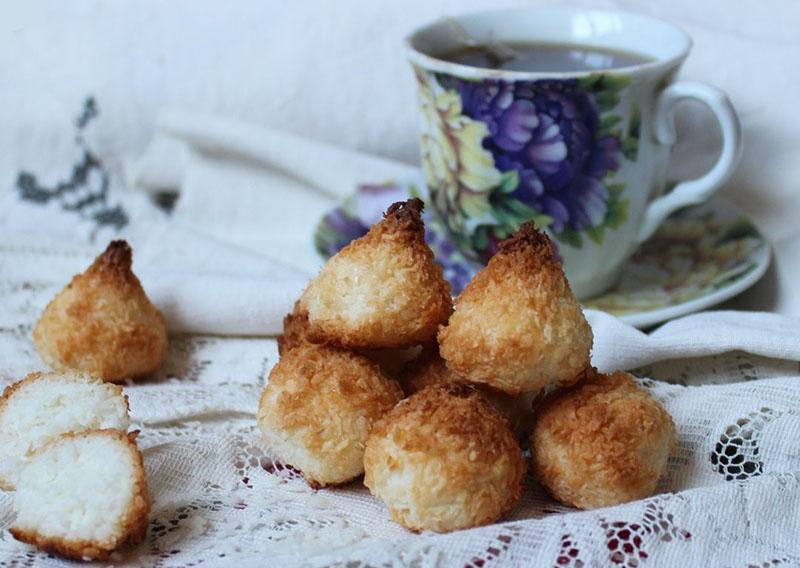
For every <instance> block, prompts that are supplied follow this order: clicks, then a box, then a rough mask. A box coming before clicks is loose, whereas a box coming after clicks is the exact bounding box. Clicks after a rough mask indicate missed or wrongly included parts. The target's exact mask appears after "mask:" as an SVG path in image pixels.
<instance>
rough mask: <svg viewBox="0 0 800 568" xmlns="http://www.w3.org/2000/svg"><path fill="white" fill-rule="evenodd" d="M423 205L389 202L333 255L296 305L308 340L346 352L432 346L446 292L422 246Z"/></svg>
mask: <svg viewBox="0 0 800 568" xmlns="http://www.w3.org/2000/svg"><path fill="white" fill-rule="evenodd" d="M421 212H422V201H420V200H419V199H410V200H408V201H406V202H399V203H395V204H393V205H392V206H390V207H389V209H388V210H387V211H386V213H385V215H384V218H383V220H382V221H381V222H379V223H377V224H375V225H373V226H372V228H371V229H370V230H369V233H367V234H366V235H364V236H363V237H362V238H360V239H357V240H355V241H353V242H352V243H350V244H349V245H348V246H346V247H345V248H343V249H342V250H341V251H339V252H338V253H337V254H336V255H335V256H333V257H332V258H331V259H330V260H328V262H327V263H326V264H325V266H324V267H323V268H322V270H321V271H320V273H319V275H318V276H317V277H316V278H315V279H314V280H312V281H311V283H310V284H309V285H308V288H307V289H306V291H305V292H304V294H303V297H302V298H301V299H300V305H301V307H302V308H303V309H304V310H305V312H306V313H307V314H308V321H309V335H310V336H311V337H312V339H315V340H319V341H327V342H331V343H339V344H341V345H345V346H347V347H365V348H381V347H408V346H411V345H415V344H418V343H423V342H427V341H431V340H432V339H433V338H434V337H435V336H436V330H437V328H438V326H439V325H440V324H443V323H444V322H446V321H447V317H448V316H449V315H450V312H451V311H452V301H451V298H450V285H449V284H448V283H447V281H446V280H445V279H444V277H443V276H442V269H441V267H440V266H439V265H438V264H436V263H435V262H434V260H433V253H432V252H431V250H430V248H428V245H427V244H425V240H424V234H425V228H424V226H423V223H422V219H421V217H420V214H421Z"/></svg>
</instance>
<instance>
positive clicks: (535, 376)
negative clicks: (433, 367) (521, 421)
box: [438, 223, 592, 394]
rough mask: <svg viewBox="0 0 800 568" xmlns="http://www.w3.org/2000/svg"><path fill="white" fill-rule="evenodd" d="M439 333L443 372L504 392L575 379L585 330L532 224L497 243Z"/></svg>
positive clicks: (584, 358)
mask: <svg viewBox="0 0 800 568" xmlns="http://www.w3.org/2000/svg"><path fill="white" fill-rule="evenodd" d="M455 305H456V309H455V311H454V313H453V315H452V316H451V317H450V319H449V321H448V323H447V325H445V326H442V327H441V328H440V329H439V334H438V340H439V346H440V353H441V355H442V357H443V358H444V359H445V361H446V362H447V366H448V367H449V368H450V369H452V370H453V371H454V372H456V373H457V374H459V375H462V376H467V377H469V378H470V381H471V382H480V383H485V384H487V385H489V386H491V387H492V388H495V389H498V390H502V391H504V392H507V393H509V394H519V393H522V392H534V391H537V390H540V389H542V388H544V387H546V386H547V385H549V384H558V385H567V384H572V383H574V382H576V381H577V380H579V379H580V378H581V376H582V373H583V371H584V370H585V369H586V368H587V367H588V366H589V353H590V349H591V344H592V332H591V328H590V327H589V324H588V322H587V321H586V318H585V317H584V315H583V312H582V310H581V308H580V304H579V303H578V302H577V300H576V299H575V297H574V295H573V294H572V290H571V288H570V286H569V282H568V281H567V279H566V277H565V275H564V272H563V270H562V268H561V264H560V262H559V261H558V259H557V258H556V257H555V255H554V252H553V248H552V244H551V242H550V239H549V238H548V237H547V236H546V235H545V234H544V233H542V232H541V231H539V230H537V229H536V227H535V225H534V224H533V223H526V224H524V225H523V226H522V227H521V228H520V229H519V231H517V233H515V234H514V235H513V236H511V237H510V238H508V239H506V240H505V241H503V242H502V243H501V244H500V250H499V251H498V252H497V254H495V255H494V256H493V257H492V258H491V259H490V261H489V263H488V264H487V266H486V267H485V268H484V269H483V270H481V271H480V272H479V273H478V274H477V275H476V276H475V277H474V278H473V279H472V281H471V282H470V283H469V284H467V286H466V287H465V289H464V290H463V291H462V292H461V294H460V295H459V296H458V298H456V301H455Z"/></svg>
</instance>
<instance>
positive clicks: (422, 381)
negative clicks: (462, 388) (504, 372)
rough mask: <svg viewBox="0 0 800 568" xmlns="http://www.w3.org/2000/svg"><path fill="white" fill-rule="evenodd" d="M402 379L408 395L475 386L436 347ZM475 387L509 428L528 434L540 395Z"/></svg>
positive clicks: (425, 352) (417, 360) (424, 352)
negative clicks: (436, 388) (445, 386)
mask: <svg viewBox="0 0 800 568" xmlns="http://www.w3.org/2000/svg"><path fill="white" fill-rule="evenodd" d="M399 380H400V386H401V387H403V392H405V394H406V396H411V395H413V394H416V393H418V392H419V391H421V390H422V389H424V388H426V387H429V386H431V385H442V384H471V381H470V380H469V378H468V377H463V376H461V375H459V374H458V373H456V372H454V371H452V370H450V369H448V368H447V365H446V364H445V362H444V359H442V358H441V356H440V355H439V348H438V346H437V345H436V344H429V345H426V346H425V347H424V348H423V349H422V352H421V353H420V354H419V355H418V356H417V357H416V358H414V359H412V360H411V361H410V362H409V363H408V364H407V365H406V366H405V367H404V368H403V371H402V373H401V374H400V378H399ZM472 386H474V387H475V389H476V390H477V391H478V392H479V393H480V394H481V395H482V396H483V397H484V398H485V399H486V400H487V401H489V402H490V403H491V404H492V406H494V407H495V408H496V409H497V410H498V411H500V413H501V414H502V415H503V416H505V418H506V420H508V425H509V427H510V428H511V430H512V431H513V432H514V433H515V434H516V435H518V436H521V435H523V434H524V435H525V436H527V435H528V433H529V432H530V427H531V424H532V420H533V409H534V406H535V404H536V402H537V401H538V397H537V396H536V395H537V394H538V393H526V394H522V395H511V394H507V393H504V392H502V391H498V390H495V389H493V388H491V387H488V386H486V385H482V384H476V385H472Z"/></svg>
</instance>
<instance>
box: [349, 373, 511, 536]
mask: <svg viewBox="0 0 800 568" xmlns="http://www.w3.org/2000/svg"><path fill="white" fill-rule="evenodd" d="M386 440H391V441H392V443H393V444H394V445H396V446H397V447H398V448H399V449H400V450H401V451H402V453H403V454H405V456H417V457H418V456H423V455H424V456H427V459H428V460H430V461H431V462H432V463H433V462H436V466H435V468H436V469H437V470H439V472H440V473H441V474H443V475H444V476H445V478H446V479H447V482H448V486H449V487H450V488H451V490H453V491H455V492H459V491H463V490H466V488H468V487H474V484H475V479H476V477H477V478H481V476H483V475H484V474H485V468H486V466H487V464H496V463H498V462H499V461H500V460H503V459H510V462H509V466H510V470H509V471H508V472H507V478H506V479H505V484H506V487H505V489H504V490H502V491H500V490H498V489H497V488H493V489H492V491H493V498H492V503H493V505H492V506H491V507H486V509H487V511H486V512H485V513H484V514H482V515H480V516H478V517H476V518H474V519H473V521H472V523H471V524H470V525H469V526H460V527H458V528H469V527H477V526H483V525H486V524H489V523H492V522H494V521H496V520H498V519H500V518H501V517H503V516H505V515H506V514H507V513H508V512H509V511H511V509H513V508H514V506H515V505H516V503H517V501H518V500H519V498H520V496H521V495H522V490H523V476H524V474H525V469H526V466H525V461H524V459H523V457H522V451H521V449H520V447H519V444H518V443H517V440H516V438H515V437H514V435H513V433H512V432H511V431H510V430H509V428H508V425H507V421H506V419H505V417H503V416H502V414H501V413H500V412H498V411H497V410H496V409H495V408H494V407H493V406H492V405H491V404H490V403H488V402H487V401H486V400H485V399H484V398H483V396H482V395H481V394H480V393H479V392H478V391H477V390H476V389H475V388H474V387H472V386H470V385H465V384H458V383H448V384H441V385H432V386H429V387H427V388H425V389H423V390H422V391H420V392H418V393H417V394H415V395H413V396H411V397H409V398H407V399H405V400H403V401H401V402H400V403H398V404H397V405H396V406H395V407H394V408H393V409H392V410H391V411H390V412H389V413H388V414H387V415H386V416H385V417H384V418H383V419H381V420H380V421H379V422H378V423H377V424H376V425H375V427H374V428H373V430H372V433H371V434H370V438H369V440H368V441H367V451H366V453H365V469H366V475H365V479H364V483H365V485H367V487H369V488H370V490H371V491H373V493H375V491H374V489H375V488H376V486H377V479H376V478H375V477H374V476H375V475H380V474H378V473H375V470H374V469H373V468H374V466H375V465H376V464H377V463H378V462H377V461H376V462H375V464H373V463H372V462H373V460H380V459H383V458H379V457H378V454H379V453H380V450H378V448H379V447H380V446H381V445H383V444H384V442H385V441H386ZM443 456H448V458H447V459H445V458H443ZM390 459H391V460H398V459H399V460H402V459H407V458H404V457H403V456H399V455H393V456H392V457H391V458H390ZM421 490H423V491H424V489H421ZM409 491H417V489H415V488H409ZM498 500H502V502H501V503H499V506H497V504H498ZM390 510H391V512H392V516H393V517H394V518H395V520H396V521H398V522H400V523H401V524H403V525H404V526H406V527H407V528H409V529H411V530H412V531H415V532H416V531H421V530H425V529H430V528H431V527H428V526H417V525H414V524H413V523H410V522H408V520H407V519H404V518H401V517H400V516H398V515H396V514H395V513H396V511H394V510H392V509H390ZM433 530H440V529H433ZM446 530H452V529H446Z"/></svg>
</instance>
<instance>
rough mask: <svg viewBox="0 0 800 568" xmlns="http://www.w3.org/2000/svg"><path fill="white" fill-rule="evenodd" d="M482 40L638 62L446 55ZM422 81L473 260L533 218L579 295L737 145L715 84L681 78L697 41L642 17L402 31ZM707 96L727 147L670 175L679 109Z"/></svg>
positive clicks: (483, 16)
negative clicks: (526, 65) (705, 167)
mask: <svg viewBox="0 0 800 568" xmlns="http://www.w3.org/2000/svg"><path fill="white" fill-rule="evenodd" d="M464 38H469V39H471V40H475V41H477V42H478V43H489V44H497V43H499V44H501V45H504V44H506V45H508V44H511V45H513V44H515V43H519V42H527V43H540V42H541V43H547V44H569V45H573V46H583V47H584V48H586V49H601V50H614V51H619V52H625V53H633V54H638V55H639V56H641V59H642V60H641V61H640V62H637V63H635V64H632V65H627V66H623V67H617V68H608V69H603V68H599V69H591V70H580V71H574V70H572V71H556V72H553V71H513V70H504V69H490V68H483V67H476V66H471V65H466V64H463V63H457V62H453V61H448V60H445V59H442V57H443V54H446V53H448V52H452V51H453V50H456V49H458V48H459V47H461V46H463V44H464V41H465V39H464ZM406 45H407V48H408V55H409V58H410V60H411V63H412V65H413V67H414V73H415V76H416V80H417V83H418V87H419V89H418V95H419V97H418V98H419V110H420V114H421V118H422V120H421V123H422V133H421V152H422V163H423V169H424V171H425V176H426V181H427V185H428V190H429V193H430V198H431V202H432V205H433V207H434V209H435V210H436V213H437V214H438V216H439V217H440V219H441V220H442V222H443V223H444V224H445V225H446V226H447V227H448V230H449V232H450V234H451V237H452V239H453V240H454V242H456V243H457V245H458V247H459V248H460V249H461V251H462V252H463V253H464V254H466V255H467V256H469V257H471V258H473V259H478V260H483V261H486V260H487V259H488V258H489V257H491V255H492V254H493V253H494V251H495V250H496V245H497V243H498V242H499V241H501V240H502V239H504V238H505V237H507V236H508V235H509V234H511V233H512V232H513V231H514V230H516V229H517V228H518V227H519V226H520V225H521V224H522V223H524V222H525V221H528V220H534V221H536V223H537V224H538V225H539V226H540V227H542V228H544V229H545V230H546V231H547V232H548V234H549V235H550V236H551V238H552V239H553V241H554V243H555V244H556V247H557V249H558V253H559V255H560V256H561V258H562V260H563V263H564V269H565V271H566V274H567V276H568V278H569V281H570V283H571V285H572V288H573V290H574V292H575V294H576V295H577V296H578V297H579V298H588V297H591V296H593V295H596V294H599V293H600V292H603V291H604V290H605V289H607V288H608V287H609V286H611V285H612V284H613V283H614V282H615V280H616V278H617V277H618V276H619V274H620V269H621V267H622V264H623V263H624V262H625V260H626V259H627V258H628V257H629V256H630V255H631V254H633V252H634V251H635V250H636V248H637V246H638V245H639V244H640V243H642V242H643V241H644V240H646V239H647V238H648V237H649V236H650V235H652V234H653V232H654V231H655V230H656V229H657V228H658V226H659V225H660V224H661V222H662V221H663V220H664V219H665V218H666V217H667V216H668V215H669V214H670V213H672V212H673V211H675V210H676V209H678V208H681V207H685V206H688V205H693V204H698V203H701V202H703V201H706V200H707V199H709V198H710V197H711V195H712V194H713V193H714V192H715V191H716V190H717V189H718V188H719V187H720V186H721V185H722V184H723V183H724V182H725V181H726V180H727V179H728V177H729V176H730V174H731V172H732V170H733V169H734V167H735V166H736V163H737V162H738V159H739V156H740V154H741V131H740V126H739V121H738V118H737V116H736V112H735V111H734V109H733V107H732V105H731V103H730V101H729V100H728V98H727V97H726V96H725V94H724V93H722V92H721V91H719V90H718V89H716V88H714V87H711V86H708V85H705V84H702V83H696V82H688V81H680V82H676V81H675V77H676V75H677V72H678V69H679V68H680V66H681V64H682V63H683V61H684V60H685V59H686V56H687V55H688V54H689V50H690V49H691V46H692V42H691V39H690V38H689V36H688V35H687V34H686V33H684V32H683V31H682V30H680V29H679V28H677V27H675V26H673V25H671V24H668V23H666V22H663V21H661V20H657V19H654V18H650V17H647V16H642V15H637V14H633V13H625V12H606V11H596V10H582V9H570V8H523V9H507V10H500V11H490V12H483V13H476V14H469V15H465V16H460V17H457V18H453V19H449V20H441V21H438V22H435V23H432V24H430V25H427V26H424V27H422V28H420V29H419V30H417V31H416V32H414V33H413V34H412V35H411V36H410V37H408V38H407V40H406ZM682 99H695V100H699V101H701V102H702V103H704V104H705V105H707V106H708V108H709V109H711V111H712V112H713V113H714V114H715V115H716V118H717V120H718V121H719V125H720V128H721V132H722V150H721V153H720V156H719V158H718V160H717V162H716V164H715V165H714V166H713V167H712V168H711V170H710V171H709V172H708V173H706V174H705V175H703V176H702V177H700V178H698V179H694V180H691V181H684V182H682V183H678V184H677V185H675V186H674V187H669V188H668V184H667V166H668V162H669V154H670V148H671V146H672V145H673V144H674V142H675V137H676V136H675V129H674V108H675V104H676V103H677V102H678V101H680V100H682Z"/></svg>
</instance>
